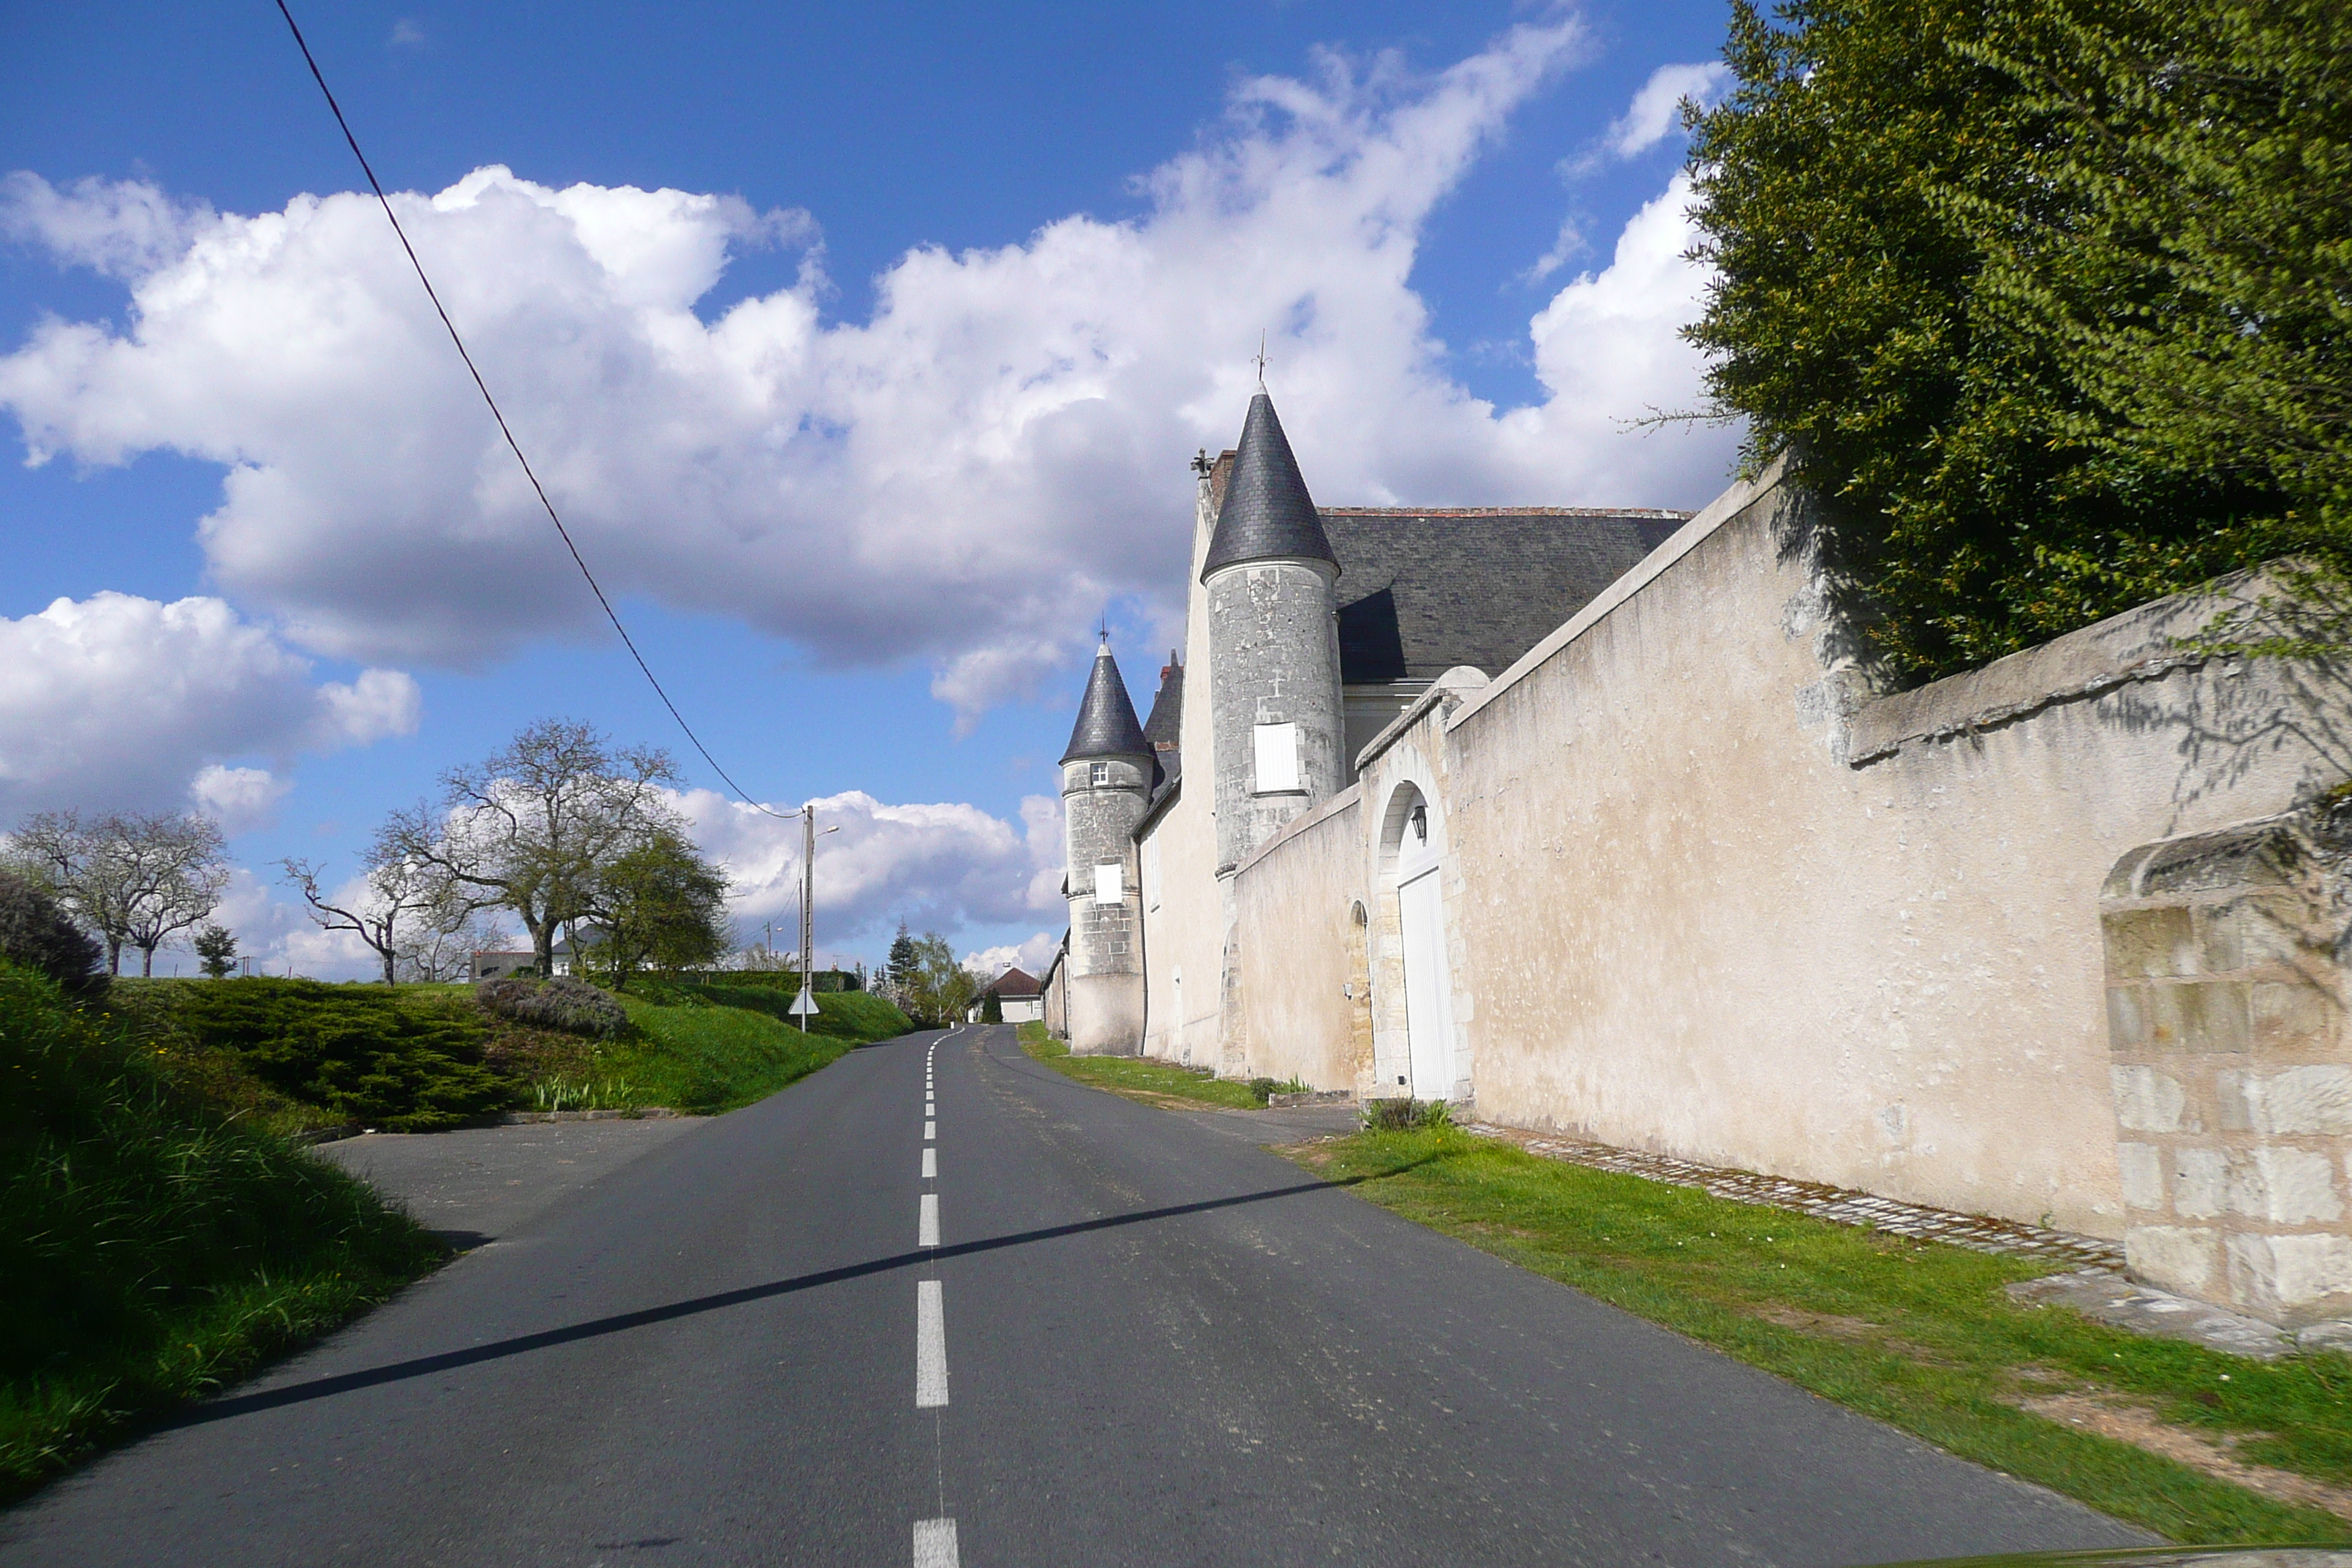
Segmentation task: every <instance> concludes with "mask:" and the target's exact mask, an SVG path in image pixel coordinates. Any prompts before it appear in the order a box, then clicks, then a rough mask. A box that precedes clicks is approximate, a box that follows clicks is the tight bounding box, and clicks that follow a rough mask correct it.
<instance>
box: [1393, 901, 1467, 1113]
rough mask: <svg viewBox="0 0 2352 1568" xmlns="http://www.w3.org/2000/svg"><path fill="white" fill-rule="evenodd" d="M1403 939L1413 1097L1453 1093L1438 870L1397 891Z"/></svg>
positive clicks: (1450, 998)
mask: <svg viewBox="0 0 2352 1568" xmlns="http://www.w3.org/2000/svg"><path fill="white" fill-rule="evenodd" d="M1397 913H1398V915H1399V917H1400V923H1401V924H1402V927H1403V934H1404V1032H1405V1040H1406V1044H1407V1047H1408V1048H1409V1050H1410V1053H1411V1056H1412V1097H1413V1098H1414V1099H1415V1100H1446V1099H1450V1098H1451V1097H1452V1096H1453V1093H1454V988H1453V986H1452V984H1450V983H1449V982H1448V980H1447V978H1446V973H1445V910H1444V902H1443V901H1442V900H1441V898H1440V896H1439V893H1438V885H1437V868H1435V867H1432V868H1429V869H1428V870H1426V871H1423V873H1422V874H1421V875H1420V876H1418V877H1415V878H1414V879H1412V881H1410V882H1406V883H1404V884H1403V885H1402V886H1401V887H1399V888H1398V889H1397Z"/></svg>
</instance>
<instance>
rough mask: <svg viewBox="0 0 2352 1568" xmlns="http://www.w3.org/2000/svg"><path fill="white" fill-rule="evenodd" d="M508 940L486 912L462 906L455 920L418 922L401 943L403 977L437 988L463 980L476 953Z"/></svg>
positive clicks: (410, 928) (401, 974)
mask: <svg viewBox="0 0 2352 1568" xmlns="http://www.w3.org/2000/svg"><path fill="white" fill-rule="evenodd" d="M506 940H507V933H506V932H505V931H504V930H502V929H501V926H500V922H499V921H498V920H497V919H495V918H494V917H491V916H489V915H488V913H487V912H486V911H484V910H467V909H464V908H462V907H460V908H459V909H458V910H457V914H456V919H455V920H454V921H447V920H444V921H416V922H415V923H414V924H412V925H410V927H409V928H408V934H407V935H406V936H404V937H403V938H402V939H401V940H400V942H399V948H400V977H401V978H402V979H403V980H412V981H416V982H419V983H421V984H428V985H436V984H444V983H446V982H448V981H452V980H463V979H465V978H466V976H467V974H468V973H470V972H471V971H472V969H473V965H474V954H476V953H477V952H484V951H486V950H488V949H490V948H494V947H496V946H498V945H499V943H500V942H504V941H506Z"/></svg>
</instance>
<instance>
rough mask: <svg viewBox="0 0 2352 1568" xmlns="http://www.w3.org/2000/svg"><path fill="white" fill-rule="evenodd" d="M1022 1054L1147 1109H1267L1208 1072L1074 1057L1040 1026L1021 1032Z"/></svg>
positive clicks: (1250, 1093)
mask: <svg viewBox="0 0 2352 1568" xmlns="http://www.w3.org/2000/svg"><path fill="white" fill-rule="evenodd" d="M1021 1048H1022V1049H1023V1050H1024V1051H1025V1052H1027V1053H1028V1054H1029V1055H1030V1056H1032V1057H1034V1058H1036V1059H1037V1060H1038V1061H1041V1062H1044V1063H1045V1065H1046V1066H1047V1067H1050V1068H1053V1069H1054V1070H1055V1071H1056V1072H1058V1073H1060V1074H1062V1075H1063V1076H1064V1077H1065V1078H1071V1079H1076V1080H1077V1081H1078V1082H1080V1083H1083V1084H1087V1085H1090V1086H1091V1087H1093V1088H1096V1089H1108V1090H1109V1091H1110V1092H1111V1093H1113V1094H1119V1095H1125V1096H1126V1097H1127V1098H1128V1099H1129V1100H1141V1101H1142V1102H1143V1103H1144V1104H1146V1105H1165V1104H1166V1103H1167V1102H1168V1101H1169V1100H1194V1101H1198V1102H1199V1103H1201V1104H1203V1105H1221V1106H1224V1107H1226V1108H1228V1109H1230V1110H1257V1109H1258V1108H1259V1107H1260V1106H1262V1105H1264V1104H1265V1101H1264V1100H1261V1099H1260V1098H1259V1097H1258V1094H1257V1092H1256V1090H1255V1089H1251V1088H1250V1086H1249V1085H1248V1084H1245V1083H1240V1082H1236V1081H1235V1080H1234V1079H1221V1078H1216V1077H1213V1076H1212V1075H1211V1074H1210V1072H1209V1070H1208V1069H1207V1068H1201V1069H1199V1070H1198V1071H1195V1070H1194V1069H1192V1068H1181V1067H1174V1066H1171V1065H1170V1064H1169V1063H1166V1062H1155V1061H1147V1060H1145V1059H1144V1058H1141V1057H1074V1056H1072V1055H1071V1054H1070V1047H1067V1046H1066V1045H1064V1044H1062V1042H1060V1041H1059V1040H1056V1039H1054V1038H1051V1037H1048V1036H1047V1035H1046V1033H1045V1025H1043V1024H1040V1023H1035V1022H1031V1023H1026V1024H1024V1025H1022V1026H1021Z"/></svg>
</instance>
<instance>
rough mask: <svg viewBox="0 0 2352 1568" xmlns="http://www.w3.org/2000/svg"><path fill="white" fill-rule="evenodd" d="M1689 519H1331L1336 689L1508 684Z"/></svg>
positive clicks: (1628, 512)
mask: <svg viewBox="0 0 2352 1568" xmlns="http://www.w3.org/2000/svg"><path fill="white" fill-rule="evenodd" d="M1690 515H1691V514H1690V513H1688V512H1681V511H1653V510H1636V509H1598V508H1586V507H1431V508H1413V507H1327V508H1324V509H1323V510H1322V511H1321V513H1320V518H1321V522H1322V531H1323V533H1324V535H1325V537H1327V538H1328V540H1329V542H1330V545H1331V549H1332V551H1333V552H1334V553H1335V555H1336V557H1337V559H1338V561H1339V569H1340V578H1339V679H1340V680H1341V681H1342V682H1343V683H1345V684H1347V685H1350V686H1355V685H1369V684H1377V683H1380V682H1383V681H1391V680H1431V679H1435V678H1436V677H1438V676H1440V675H1442V674H1444V672H1445V671H1446V670H1448V669H1450V668H1453V667H1454V666H1455V665H1457V664H1467V665H1472V666H1475V668H1479V669H1482V670H1484V671H1486V673H1487V674H1488V675H1490V676H1493V675H1500V674H1501V673H1502V672H1503V671H1504V670H1505V669H1507V668H1510V666H1511V665H1513V664H1514V663H1516V662H1517V660H1518V658H1519V656H1520V655H1522V654H1524V653H1526V652H1527V651H1528V649H1529V648H1531V647H1535V645H1536V644H1538V643H1539V642H1541V641H1542V640H1543V639H1544V638H1545V637H1548V636H1549V635H1550V634H1551V633H1552V632H1553V631H1555V630H1556V629H1558V628H1559V626H1560V624H1561V623H1562V622H1564V621H1566V620H1567V619H1568V618H1569V617H1570V616H1573V615H1575V614H1576V612H1577V611H1578V610H1580V609H1582V608H1583V607H1584V605H1586V604H1587V603H1589V602H1590V601H1591V599H1592V598H1593V597H1594V595H1598V594H1599V593H1600V592H1601V590H1602V589H1603V588H1606V587H1607V586H1609V584H1612V583H1613V582H1615V581H1616V580H1617V579H1618V578H1619V577H1622V576H1623V575H1624V574H1625V573H1626V572H1628V571H1630V570H1631V569H1632V568H1633V565H1634V563H1637V562H1639V561H1640V560H1641V559H1642V557H1643V556H1644V555H1647V554H1648V553H1649V552H1651V551H1653V550H1654V549H1656V548H1657V547H1658V545H1659V544H1661V543H1663V542H1664V541H1665V539H1666V538H1667V536H1668V535H1670V534H1672V533H1673V532H1674V531H1675V530H1676V529H1678V528H1680V527H1682V525H1683V524H1684V523H1685V522H1686V521H1689V520H1690Z"/></svg>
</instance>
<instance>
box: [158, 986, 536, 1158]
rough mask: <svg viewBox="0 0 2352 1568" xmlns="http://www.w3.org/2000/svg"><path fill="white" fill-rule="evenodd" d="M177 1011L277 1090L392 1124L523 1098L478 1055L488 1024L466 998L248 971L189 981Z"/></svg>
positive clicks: (454, 1120)
mask: <svg viewBox="0 0 2352 1568" xmlns="http://www.w3.org/2000/svg"><path fill="white" fill-rule="evenodd" d="M177 1016H178V1019H179V1021H180V1023H181V1025H182V1026H183V1027H184V1028H185V1029H186V1030H187V1031H188V1033H189V1034H190V1035H192V1036H193V1037H194V1038H195V1039H196V1040H197V1041H198V1042H199V1043H200V1044H202V1045H205V1046H206V1047H226V1048H229V1049H232V1050H234V1051H236V1054H237V1057H238V1058H239V1059H240V1060H241V1061H242V1062H243V1063H244V1065H245V1066H246V1067H247V1068H248V1069H249V1070H250V1071H251V1072H252V1073H253V1075H254V1076H255V1077H257V1078H258V1079H261V1080H262V1082H264V1083H266V1084H268V1085H269V1086H270V1087H271V1088H273V1089H278V1091H280V1092H281V1093H284V1094H287V1095H289V1096H291V1097H292V1098H294V1099H296V1100H302V1101H304V1102H306V1103H309V1104H311V1105H316V1106H320V1107H322V1108H324V1109H326V1110H330V1111H333V1112H335V1113H337V1114H339V1115H341V1116H343V1117H346V1118H348V1119H350V1120H352V1121H364V1122H368V1123H370V1124H371V1125H373V1126H378V1127H382V1128H384V1129H386V1130H387V1131H394V1132H429V1131H434V1130H436V1129H438V1128H444V1127H455V1126H457V1125H459V1124H461V1123H463V1122H466V1121H474V1120H477V1119H478V1118H480V1117H483V1116H487V1115H490V1114H493V1113H495V1112H497V1111H499V1110H505V1109H507V1108H508V1107H509V1106H511V1105H513V1104H515V1103H516V1102H517V1100H518V1099H519V1091H518V1090H517V1089H516V1088H515V1086H513V1085H512V1084H510V1083H509V1082H507V1081H506V1080H505V1079H501V1078H500V1077H499V1074H498V1073H497V1072H495V1071H494V1070H492V1069H491V1068H489V1067H488V1065H487V1064H485V1062H484V1061H483V1058H482V1044H483V1040H484V1037H485V1036H486V1035H487V1034H488V1026H487V1025H486V1024H485V1023H484V1021H483V1019H482V1016H481V1015H480V1013H479V1011H478V1009H476V1008H475V1007H473V1006H472V1005H470V1004H469V1003H468V1002H467V1000H466V999H465V998H463V997H452V996H448V995H445V994H435V993H425V994H418V993H415V992H403V991H394V990H390V989H387V988H384V987H380V986H362V985H328V984H321V983H320V982H318V981H315V980H268V979H262V978H259V977H255V978H253V979H247V980H219V981H206V982H205V983H204V984H197V985H191V986H189V987H188V988H187V989H186V990H184V992H182V993H181V995H180V1002H179V1008H178V1012H177Z"/></svg>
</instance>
